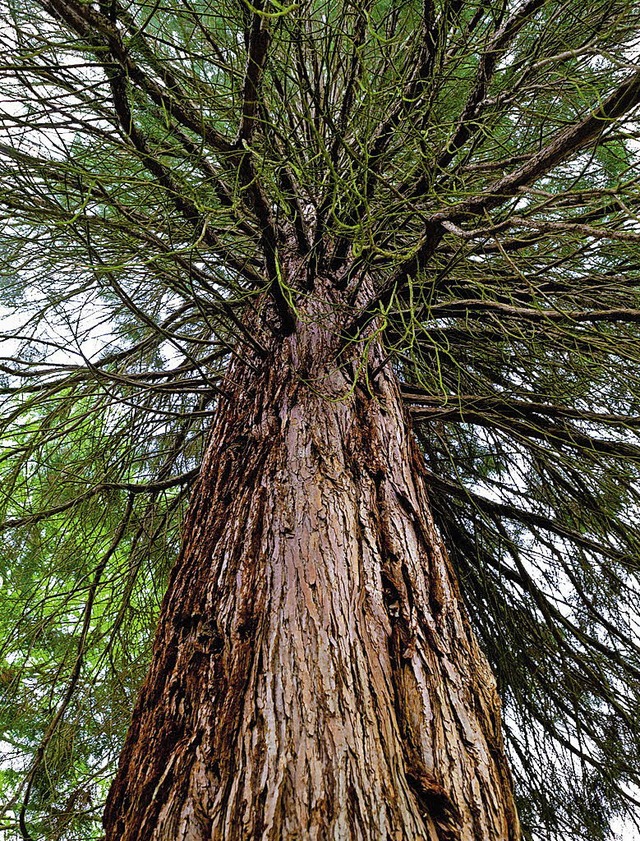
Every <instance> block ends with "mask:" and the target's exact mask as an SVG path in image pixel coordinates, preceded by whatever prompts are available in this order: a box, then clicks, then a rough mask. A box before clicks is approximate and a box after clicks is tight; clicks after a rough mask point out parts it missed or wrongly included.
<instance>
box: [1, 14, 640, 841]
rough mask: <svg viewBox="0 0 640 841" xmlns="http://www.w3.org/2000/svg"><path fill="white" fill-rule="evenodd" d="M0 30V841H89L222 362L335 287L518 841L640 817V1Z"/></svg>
mask: <svg viewBox="0 0 640 841" xmlns="http://www.w3.org/2000/svg"><path fill="white" fill-rule="evenodd" d="M0 27H1V30H0V31H1V34H2V46H1V47H0V89H1V95H0V220H1V221H0V305H1V308H0V333H1V335H0V338H1V339H2V351H1V357H2V358H1V359H0V376H1V380H0V394H1V400H2V416H1V421H0V424H1V430H2V443H3V448H2V450H1V451H0V466H1V468H0V469H1V471H2V482H1V485H0V508H1V515H0V516H1V518H2V526H1V528H2V536H3V537H2V550H1V551H0V583H1V585H2V598H1V601H0V627H1V629H2V642H1V647H0V722H1V725H2V731H3V736H2V739H3V742H2V745H3V753H4V754H5V758H4V760H3V763H2V764H1V765H0V800H1V801H2V808H3V812H2V816H1V817H0V821H1V822H0V829H1V830H4V831H5V832H6V833H7V835H6V837H7V838H8V839H14V838H15V839H36V838H38V839H39V838H46V839H60V841H62V840H63V839H64V840H65V841H67V839H69V841H70V840H71V839H87V838H99V837H100V836H101V833H102V830H101V828H100V818H101V812H102V809H103V803H104V798H105V796H106V792H107V790H108V785H109V780H110V779H111V776H112V774H113V771H114V768H115V763H116V762H117V757H118V753H119V750H120V747H121V744H122V740H123V738H124V733H125V731H126V726H127V722H128V720H129V716H130V713H131V708H132V704H133V701H134V699H135V696H136V692H137V689H138V687H139V686H140V683H141V680H142V678H143V677H144V673H145V672H146V669H147V666H148V662H149V658H150V649H151V640H152V635H153V630H154V627H155V623H156V620H157V615H158V609H159V604H160V600H161V598H162V594H163V592H164V589H165V587H166V582H167V576H168V573H169V570H170V568H171V565H172V562H173V560H174V559H175V557H176V554H177V552H178V549H179V545H180V527H181V522H182V519H183V516H184V513H185V506H186V500H187V498H188V495H189V490H190V487H191V486H192V484H193V482H194V480H195V478H196V476H197V475H198V469H199V464H200V459H201V456H202V453H203V449H204V446H205V444H206V439H207V431H208V429H209V427H210V423H211V418H212V416H213V415H215V412H216V409H217V408H218V407H219V406H220V405H222V404H223V403H224V401H225V400H226V399H227V397H228V383H227V382H226V380H225V377H226V376H227V375H228V371H229V366H230V365H232V364H233V361H234V360H237V359H243V358H247V359H251V358H253V356H254V355H256V356H258V357H259V356H260V354H264V353H265V347H264V342H263V341H262V337H261V335H260V332H259V331H256V330H255V329H253V327H252V324H254V319H255V316H256V313H260V312H263V311H264V308H265V307H267V308H269V312H270V313H271V315H270V316H269V318H268V319H267V321H266V323H267V325H268V329H269V331H270V335H271V336H272V337H276V339H277V337H286V336H287V335H290V334H291V332H292V331H294V330H295V329H296V323H297V319H299V317H300V314H301V313H307V312H310V311H313V307H310V306H309V302H310V301H313V299H314V296H318V298H319V299H320V298H321V297H322V295H324V290H325V289H326V280H327V278H330V279H331V280H332V283H333V284H334V287H335V288H336V289H339V290H340V293H341V294H340V296H339V297H336V298H335V299H332V300H333V301H334V303H332V305H331V306H332V309H331V314H330V318H331V319H332V324H334V325H336V326H335V331H336V336H338V337H339V341H337V342H336V347H337V351H336V357H335V364H336V366H339V365H340V364H341V354H346V355H349V358H350V359H353V358H356V359H357V360H359V361H358V364H357V366H356V369H357V370H356V371H355V374H354V388H356V387H357V388H362V389H364V390H365V391H367V392H371V393H375V388H376V380H377V378H378V377H379V376H380V374H381V370H382V369H383V368H384V369H387V370H392V371H393V372H394V373H395V376H396V377H397V378H398V380H399V382H400V384H401V390H402V396H403V400H404V403H405V405H406V407H407V410H408V412H409V413H410V415H411V417H412V420H413V429H414V433H415V436H416V438H417V440H418V442H419V445H420V447H421V451H422V453H423V454H424V464H425V471H426V475H427V484H428V488H429V494H430V501H431V505H432V507H433V512H434V516H435V518H436V521H437V524H438V527H439V529H440V532H441V534H442V536H443V538H444V541H445V544H446V546H447V548H448V551H449V554H450V557H451V559H452V561H453V564H454V566H455V569H456V571H457V575H458V578H459V582H460V586H461V589H462V594H463V597H464V600H465V604H466V609H467V611H468V613H469V616H470V619H471V622H472V625H473V627H474V629H475V631H476V634H477V636H478V639H479V641H480V644H481V646H482V648H483V649H484V651H485V653H486V655H487V657H488V659H489V661H490V664H491V666H492V669H493V671H494V674H495V676H496V679H497V682H498V689H499V692H500V695H501V698H502V701H503V708H504V709H503V712H504V723H503V726H504V733H505V738H506V741H507V747H508V752H509V756H510V760H511V764H512V771H513V774H514V778H515V788H516V795H517V799H518V804H519V810H520V819H521V822H522V826H523V833H524V835H525V837H526V838H538V839H557V838H564V837H567V838H573V837H575V838H585V839H586V838H589V839H598V838H601V839H604V838H607V837H609V835H608V833H609V830H610V826H611V824H612V821H615V819H616V818H617V817H619V816H626V819H627V820H632V819H633V815H634V814H635V815H636V820H637V815H638V807H639V806H640V788H639V786H640V770H639V769H640V727H639V724H638V722H639V721H640V640H639V635H638V623H639V619H640V616H639V614H640V611H639V609H638V606H639V604H640V576H639V572H640V529H639V527H638V519H639V517H638V511H639V508H638V506H639V505H640V485H639V481H638V480H639V478H640V477H639V472H640V440H639V438H638V436H639V434H640V217H639V214H640V186H639V183H640V174H639V173H640V170H638V164H639V163H640V160H639V159H640V154H639V152H638V150H639V149H640V122H639V121H638V120H639V114H640V112H639V110H638V109H639V106H640V69H639V67H640V66H639V64H638V61H639V58H638V57H639V56H640V8H638V5H637V4H636V3H634V2H632V0H561V1H560V2H556V0H523V1H520V2H511V0H487V2H480V0H357V2H355V0H299V2H292V3H291V4H289V3H286V2H285V3H281V2H279V0H252V2H249V0H215V2H213V0H163V2H151V1H150V0H100V2H97V3H93V2H89V0H1V3H0ZM291 253H295V254H296V255H298V257H299V260H298V262H297V263H296V264H295V265H297V266H298V270H297V272H296V271H292V270H291V265H292V264H291V262H289V263H287V262H286V261H285V260H284V259H283V255H286V254H291ZM335 301H339V303H335ZM316 311H318V312H324V313H325V315H324V316H322V315H319V316H318V318H323V317H327V318H329V316H328V315H326V313H327V309H326V307H325V308H324V310H323V309H322V307H320V308H316ZM374 347H375V348H380V347H381V348H382V350H383V356H382V359H380V356H379V354H378V352H377V351H376V354H373V353H372V354H369V349H370V348H374ZM354 354H355V356H354Z"/></svg>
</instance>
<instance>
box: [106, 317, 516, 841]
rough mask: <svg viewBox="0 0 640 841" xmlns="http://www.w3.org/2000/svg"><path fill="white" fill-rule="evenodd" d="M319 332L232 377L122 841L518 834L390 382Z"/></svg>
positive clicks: (133, 746) (130, 755)
mask: <svg viewBox="0 0 640 841" xmlns="http://www.w3.org/2000/svg"><path fill="white" fill-rule="evenodd" d="M321 320H322V319H321V318H320V317H319V316H318V314H317V313H316V314H314V316H313V318H311V317H310V318H308V319H306V320H305V319H300V320H299V322H298V329H297V331H296V332H295V333H294V334H293V335H292V336H289V337H287V338H286V339H283V340H281V341H280V342H279V343H278V345H277V347H275V348H274V350H273V353H271V354H270V355H269V358H268V359H266V360H258V359H254V360H252V361H251V364H249V363H243V362H240V361H236V362H235V363H234V365H233V366H232V369H231V372H230V374H229V377H228V382H227V385H226V388H227V390H228V399H226V400H223V399H221V401H220V406H219V411H218V416H217V419H216V421H215V423H214V427H213V430H212V435H211V439H210V443H209V446H208V449H207V452H206V454H205V458H204V462H203V465H202V470H201V474H200V478H199V481H198V484H197V487H196V488H195V491H194V495H193V500H192V504H191V508H190V512H189V515H188V517H187V521H186V525H185V532H184V546H183V550H182V553H181V556H180V559H179V561H178V563H177V565H176V567H175V569H174V571H173V573H172V577H171V581H170V584H169V589H168V592H167V595H166V597H165V600H164V603H163V608H162V614H161V619H160V625H159V629H158V633H157V637H156V642H155V648H154V658H153V663H152V666H151V669H150V672H149V675H148V677H147V680H146V683H145V685H144V687H143V690H142V692H141V695H140V698H139V700H138V703H137V706H136V709H135V713H134V717H133V722H132V725H131V728H130V731H129V734H128V737H127V740H126V744H125V748H124V750H123V753H122V756H121V761H120V768H119V772H118V775H117V778H116V780H115V782H114V784H113V787H112V789H111V792H110V795H109V800H108V804H107V809H106V813H105V828H106V837H107V841H205V839H206V841H212V840H214V841H232V840H233V841H236V839H238V840H239V839H261V840H262V841H267V839H273V841H285V840H286V841H289V839H299V841H306V839H310V840H311V839H317V841H325V839H326V840H327V841H328V839H332V841H350V839H353V841H390V839H393V841H416V840H417V839H424V841H427V839H428V841H454V839H456V841H507V840H509V841H512V840H515V839H517V838H518V837H519V828H518V820H517V817H516V813H515V809H514V805H513V797H512V792H511V780H510V774H509V770H508V767H507V764H506V760H505V757H504V753H503V746H502V738H501V732H500V704H499V700H498V697H497V694H496V689H495V684H494V680H493V677H492V675H491V673H490V670H489V667H488V664H487V662H486V660H485V658H484V656H483V655H482V653H481V652H480V651H479V649H478V646H477V643H476V641H475V638H474V636H473V633H472V631H471V628H470V626H469V622H468V620H467V618H466V616H465V613H464V609H463V606H462V602H461V597H460V592H459V588H458V585H457V582H456V580H455V576H454V574H453V572H452V569H451V565H450V563H449V560H448V558H447V555H446V552H445V550H444V548H443V545H442V542H441V539H440V537H439V535H438V532H437V530H436V528H435V526H434V523H433V519H432V517H431V515H430V509H429V503H428V499H427V495H426V491H425V486H424V480H423V477H422V473H421V457H420V455H419V453H418V451H417V449H416V446H415V444H414V442H413V439H412V436H411V433H410V430H409V428H408V425H407V420H406V418H405V415H404V412H403V408H402V404H401V400H400V394H399V390H398V387H397V383H396V381H395V378H394V375H393V373H392V372H390V371H388V370H383V371H382V372H381V373H380V374H379V375H378V376H377V377H376V379H375V383H372V384H370V386H367V384H366V378H363V377H362V376H360V377H359V378H355V379H359V382H362V383H363V385H359V384H356V385H354V382H353V380H354V363H351V364H350V365H346V364H343V365H342V366H340V365H337V364H336V363H335V361H333V360H332V359H331V356H332V354H333V355H334V356H335V344H336V334H335V331H332V330H331V329H330V327H329V326H327V324H325V326H324V327H323V326H320V324H319V322H320V321H321ZM327 322H330V319H329V317H328V316H327ZM332 348H333V350H332ZM375 355H376V352H372V353H371V354H370V357H369V359H370V361H371V362H372V364H373V365H374V367H375V364H376V360H375V359H374V358H373V357H375ZM369 388H370V389H371V391H370V390H369Z"/></svg>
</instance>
